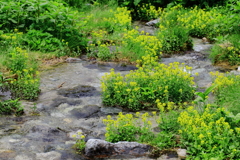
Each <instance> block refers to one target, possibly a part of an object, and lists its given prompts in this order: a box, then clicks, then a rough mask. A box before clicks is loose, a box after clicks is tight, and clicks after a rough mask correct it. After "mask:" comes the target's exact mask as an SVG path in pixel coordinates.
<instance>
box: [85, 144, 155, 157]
mask: <svg viewBox="0 0 240 160" xmlns="http://www.w3.org/2000/svg"><path fill="white" fill-rule="evenodd" d="M151 148H152V147H151V146H149V145H145V144H140V143H137V142H118V143H109V142H107V141H104V140H100V139H90V140H88V141H87V143H86V148H85V156H86V157H88V158H90V159H95V158H121V159H124V158H125V159H126V158H135V157H143V156H149V155H150V150H151Z"/></svg>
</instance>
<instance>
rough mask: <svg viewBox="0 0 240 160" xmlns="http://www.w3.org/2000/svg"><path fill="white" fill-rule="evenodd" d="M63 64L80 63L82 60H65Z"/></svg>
mask: <svg viewBox="0 0 240 160" xmlns="http://www.w3.org/2000/svg"><path fill="white" fill-rule="evenodd" d="M65 62H67V63H79V62H82V60H81V59H79V58H71V57H70V58H67V59H66V60H65Z"/></svg>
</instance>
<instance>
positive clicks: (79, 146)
mask: <svg viewBox="0 0 240 160" xmlns="http://www.w3.org/2000/svg"><path fill="white" fill-rule="evenodd" d="M72 137H73V138H75V139H76V144H75V145H74V148H75V149H76V150H77V152H78V153H80V154H82V153H84V149H85V147H86V142H85V140H84V139H85V136H84V135H83V134H82V133H81V132H78V133H77V134H74V135H73V136H72Z"/></svg>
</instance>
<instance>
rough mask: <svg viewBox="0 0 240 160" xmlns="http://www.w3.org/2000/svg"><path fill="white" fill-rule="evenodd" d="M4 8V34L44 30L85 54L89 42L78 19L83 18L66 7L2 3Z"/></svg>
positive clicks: (23, 0) (35, 1)
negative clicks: (17, 30) (80, 29)
mask: <svg viewBox="0 0 240 160" xmlns="http://www.w3.org/2000/svg"><path fill="white" fill-rule="evenodd" d="M0 7H1V8H2V9H1V11H0V13H1V14H0V23H1V26H0V28H1V29H3V30H12V29H16V28H17V29H19V30H21V31H26V30H29V29H30V30H32V29H33V30H41V31H42V32H48V33H50V34H51V35H53V36H54V37H55V38H58V39H59V40H62V39H64V40H65V41H66V42H68V43H69V47H70V49H71V50H73V51H75V52H81V51H82V50H84V47H86V38H84V37H83V35H82V34H81V33H79V31H78V30H77V29H79V28H81V27H83V26H82V25H79V24H80V23H77V22H76V17H78V18H80V17H81V16H80V15H81V14H80V13H79V12H77V11H74V10H72V9H70V8H68V7H65V6H64V4H63V3H60V2H56V1H48V0H30V1H29V0H28V1H27V0H19V1H10V2H7V1H2V2H0ZM54 43H56V41H54Z"/></svg>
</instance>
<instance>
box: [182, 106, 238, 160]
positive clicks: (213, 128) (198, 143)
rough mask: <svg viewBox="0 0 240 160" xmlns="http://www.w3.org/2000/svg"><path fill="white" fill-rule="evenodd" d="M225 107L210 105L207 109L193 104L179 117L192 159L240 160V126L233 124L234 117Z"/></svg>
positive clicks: (184, 143)
mask: <svg viewBox="0 0 240 160" xmlns="http://www.w3.org/2000/svg"><path fill="white" fill-rule="evenodd" d="M228 115H229V113H227V112H226V111H225V109H224V108H222V107H220V108H217V109H215V108H214V107H213V106H211V105H208V106H206V108H205V109H204V111H203V112H200V113H199V112H198V111H197V110H195V109H194V108H193V107H189V108H188V109H187V110H186V111H183V112H182V113H181V114H180V116H179V117H178V122H179V124H180V130H179V134H180V137H181V140H180V141H181V145H182V147H184V148H185V147H186V148H187V150H188V152H189V154H190V155H189V156H188V159H239V158H240V147H239V146H240V144H239V138H240V136H239V135H240V128H237V127H236V126H235V125H232V123H231V122H232V119H231V118H229V116H228Z"/></svg>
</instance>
